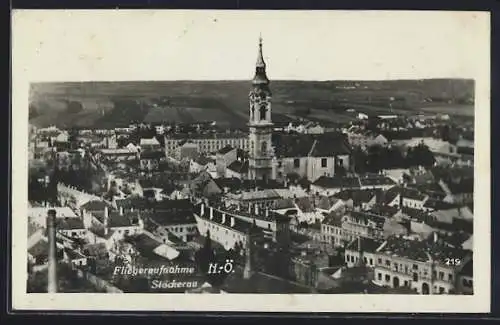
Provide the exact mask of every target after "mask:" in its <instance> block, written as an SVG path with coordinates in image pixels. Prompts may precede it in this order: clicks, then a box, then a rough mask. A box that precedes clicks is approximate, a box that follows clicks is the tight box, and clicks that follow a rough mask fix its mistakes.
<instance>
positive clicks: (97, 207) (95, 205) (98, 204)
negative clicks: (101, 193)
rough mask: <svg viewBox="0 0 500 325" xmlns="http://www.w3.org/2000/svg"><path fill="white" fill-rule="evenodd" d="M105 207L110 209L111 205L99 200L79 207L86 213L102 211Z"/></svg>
mask: <svg viewBox="0 0 500 325" xmlns="http://www.w3.org/2000/svg"><path fill="white" fill-rule="evenodd" d="M105 207H108V208H111V204H109V203H107V202H105V201H101V200H92V201H89V202H87V203H85V204H83V205H82V206H81V208H82V209H85V210H87V211H104V208H105Z"/></svg>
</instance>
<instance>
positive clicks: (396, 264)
mask: <svg viewBox="0 0 500 325" xmlns="http://www.w3.org/2000/svg"><path fill="white" fill-rule="evenodd" d="M394 271H396V272H397V271H398V263H394Z"/></svg>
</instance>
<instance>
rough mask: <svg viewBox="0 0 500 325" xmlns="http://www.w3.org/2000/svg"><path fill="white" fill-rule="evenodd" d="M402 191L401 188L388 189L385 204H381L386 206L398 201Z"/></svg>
mask: <svg viewBox="0 0 500 325" xmlns="http://www.w3.org/2000/svg"><path fill="white" fill-rule="evenodd" d="M400 191H401V189H400V187H399V186H394V187H391V188H390V189H388V190H387V191H385V192H384V195H383V196H384V200H383V202H381V203H384V204H389V203H391V202H392V201H394V199H396V198H397V197H398V195H399V193H400Z"/></svg>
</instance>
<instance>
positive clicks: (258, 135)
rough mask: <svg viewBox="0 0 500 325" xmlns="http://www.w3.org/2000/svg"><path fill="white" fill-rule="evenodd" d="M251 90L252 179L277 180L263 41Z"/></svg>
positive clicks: (250, 171) (250, 166)
mask: <svg viewBox="0 0 500 325" xmlns="http://www.w3.org/2000/svg"><path fill="white" fill-rule="evenodd" d="M252 85H253V87H252V90H251V91H250V94H249V101H250V118H249V123H248V126H249V143H250V148H249V149H250V155H249V156H250V157H249V158H250V159H249V169H248V177H249V179H262V180H268V179H275V178H276V177H275V175H274V174H273V168H272V163H273V156H274V154H273V151H272V147H271V136H272V132H273V123H272V120H271V90H270V89H269V79H268V78H267V75H266V63H265V62H264V57H263V55H262V39H259V52H258V55H257V63H256V67H255V76H254V78H253V80H252Z"/></svg>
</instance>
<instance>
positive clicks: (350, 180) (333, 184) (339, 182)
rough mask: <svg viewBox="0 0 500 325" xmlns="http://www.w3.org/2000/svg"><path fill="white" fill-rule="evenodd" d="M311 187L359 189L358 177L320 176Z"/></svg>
mask: <svg viewBox="0 0 500 325" xmlns="http://www.w3.org/2000/svg"><path fill="white" fill-rule="evenodd" d="M313 185H316V186H320V187H324V188H348V189H354V188H360V183H359V178H358V177H328V176H321V177H319V178H318V179H317V180H316V181H314V182H313Z"/></svg>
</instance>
